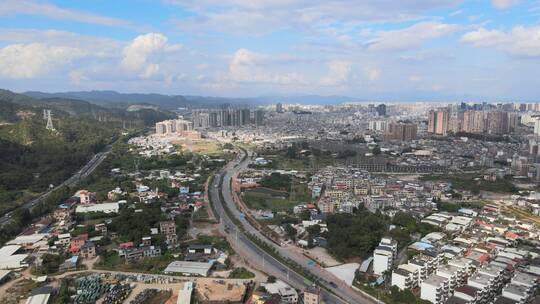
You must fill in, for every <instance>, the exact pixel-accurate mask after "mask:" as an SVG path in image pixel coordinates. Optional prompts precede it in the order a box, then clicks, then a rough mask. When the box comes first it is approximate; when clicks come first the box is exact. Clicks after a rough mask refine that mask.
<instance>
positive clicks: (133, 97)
mask: <svg viewBox="0 0 540 304" xmlns="http://www.w3.org/2000/svg"><path fill="white" fill-rule="evenodd" d="M24 94H25V95H27V96H32V97H36V98H51V97H58V98H75V99H80V100H85V101H88V102H92V103H95V104H99V105H102V106H122V105H132V104H151V105H157V106H159V107H161V108H163V109H167V110H175V109H177V108H179V107H186V106H188V102H187V101H186V99H185V98H184V97H183V96H169V95H160V94H135V93H133V94H131V93H129V94H126V93H118V92H115V91H82V92H64V93H43V92H25V93H24Z"/></svg>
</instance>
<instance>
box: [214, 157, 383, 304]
mask: <svg viewBox="0 0 540 304" xmlns="http://www.w3.org/2000/svg"><path fill="white" fill-rule="evenodd" d="M244 155H245V153H244V152H241V153H240V154H239V155H238V156H237V158H236V159H235V160H233V161H231V162H230V163H228V164H227V165H226V166H225V167H224V168H223V169H222V170H221V171H220V172H219V174H217V175H216V176H215V177H214V179H213V182H212V185H211V187H210V192H211V196H210V197H211V201H212V203H213V206H214V208H215V211H216V213H217V215H218V216H219V218H220V223H221V224H220V230H221V232H222V233H224V234H225V235H226V236H227V239H228V240H229V241H230V242H231V245H232V247H233V248H234V250H235V251H236V252H237V253H239V255H240V256H241V257H243V258H244V259H246V260H247V261H249V263H250V264H251V265H252V266H254V267H255V268H258V269H260V270H262V271H264V272H266V273H268V274H270V275H273V276H275V277H277V278H279V279H281V280H283V281H285V282H287V283H289V284H290V285H291V286H293V287H294V288H297V289H300V290H302V289H304V288H306V287H308V284H309V282H308V281H306V279H305V278H304V277H303V276H301V275H300V274H298V273H296V272H295V271H294V270H292V269H290V268H289V267H288V266H286V265H285V264H282V263H281V262H280V261H278V260H276V259H275V258H273V257H272V256H270V255H268V254H267V253H266V252H265V251H264V250H263V249H261V248H259V246H257V245H256V244H255V243H254V242H253V241H252V240H251V239H249V238H248V237H247V236H246V235H245V234H244V233H243V232H242V230H241V229H239V228H238V227H237V226H236V224H235V223H234V222H233V221H232V220H231V219H230V218H229V215H228V214H227V213H226V212H225V209H224V206H223V204H224V203H225V204H226V205H227V207H228V209H229V210H230V211H231V213H232V214H233V216H235V217H236V220H238V221H240V222H241V224H242V226H243V228H244V229H245V230H246V231H248V232H249V233H250V234H251V235H254V236H256V237H258V238H259V239H260V240H262V241H264V242H265V243H266V244H268V245H269V246H272V247H274V248H275V249H276V250H277V252H279V253H280V255H281V256H282V257H286V258H288V259H290V260H293V261H295V262H296V263H297V264H299V265H301V266H303V267H305V268H309V271H310V273H311V274H312V275H314V276H315V277H317V278H319V280H318V282H317V284H318V285H322V286H324V287H326V289H322V293H323V298H324V300H325V303H375V302H376V300H374V299H371V298H368V297H367V296H364V295H363V294H361V293H359V292H358V291H355V290H353V289H351V288H350V287H349V286H347V285H346V284H345V283H344V282H341V281H339V280H338V279H337V278H336V277H334V276H333V275H332V274H330V273H329V272H328V271H326V270H324V269H323V268H320V267H319V266H317V265H313V264H314V263H312V262H311V260H310V259H308V258H307V257H305V256H298V255H295V254H293V253H291V252H290V251H288V250H286V249H285V248H282V247H281V246H278V245H276V244H274V243H273V242H271V241H270V240H268V239H266V238H265V237H264V236H263V235H261V234H260V233H259V231H258V230H257V229H255V228H254V227H253V226H251V224H250V223H249V222H248V221H247V220H246V219H245V216H243V215H242V214H241V213H240V211H239V210H238V209H237V208H236V205H235V203H234V201H233V199H232V192H231V188H230V182H231V179H232V177H233V176H234V175H235V174H236V173H237V172H238V171H240V170H242V169H243V168H245V167H246V166H247V165H248V163H249V159H250V157H251V152H248V157H246V158H245V159H244ZM222 178H223V186H221V185H220V181H221V179H222ZM219 191H221V192H222V195H223V199H224V200H225V202H222V201H221V198H220V195H219ZM310 262H311V263H310ZM310 264H311V265H313V266H311V267H310V266H308V265H310ZM328 290H331V291H332V292H329V291H328Z"/></svg>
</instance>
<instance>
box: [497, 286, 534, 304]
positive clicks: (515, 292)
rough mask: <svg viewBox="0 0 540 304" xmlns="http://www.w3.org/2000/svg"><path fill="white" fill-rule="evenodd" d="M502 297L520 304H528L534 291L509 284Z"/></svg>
mask: <svg viewBox="0 0 540 304" xmlns="http://www.w3.org/2000/svg"><path fill="white" fill-rule="evenodd" d="M502 296H503V297H505V298H508V299H511V300H514V301H518V302H520V303H525V302H527V301H528V300H529V299H530V298H531V296H532V290H530V289H529V288H527V287H525V286H523V285H517V284H508V285H506V286H505V287H504V289H503V290H502Z"/></svg>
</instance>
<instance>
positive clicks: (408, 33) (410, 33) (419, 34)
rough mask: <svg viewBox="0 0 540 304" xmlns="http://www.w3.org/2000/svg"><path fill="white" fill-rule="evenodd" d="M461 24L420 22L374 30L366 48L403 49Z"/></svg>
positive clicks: (456, 27) (452, 30)
mask: <svg viewBox="0 0 540 304" xmlns="http://www.w3.org/2000/svg"><path fill="white" fill-rule="evenodd" d="M460 28H461V26H459V25H456V24H445V23H439V22H420V23H416V24H414V25H412V26H410V27H407V28H403V29H399V30H391V31H381V32H376V33H374V34H373V35H374V36H375V38H373V39H371V41H369V42H368V49H369V50H373V51H380V50H404V49H410V48H414V47H418V46H420V45H421V44H422V43H423V42H424V41H426V40H430V39H435V38H439V37H443V36H446V35H449V34H452V33H454V32H456V31H457V30H459V29H460Z"/></svg>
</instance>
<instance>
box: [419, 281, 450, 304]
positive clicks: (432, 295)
mask: <svg viewBox="0 0 540 304" xmlns="http://www.w3.org/2000/svg"><path fill="white" fill-rule="evenodd" d="M448 294H449V288H448V279H447V278H444V277H441V276H438V275H436V274H432V275H431V276H429V277H428V278H427V279H426V280H424V281H423V282H422V284H420V298H421V299H422V300H426V301H430V302H431V303H433V304H440V303H444V302H445V301H446V299H448Z"/></svg>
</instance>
